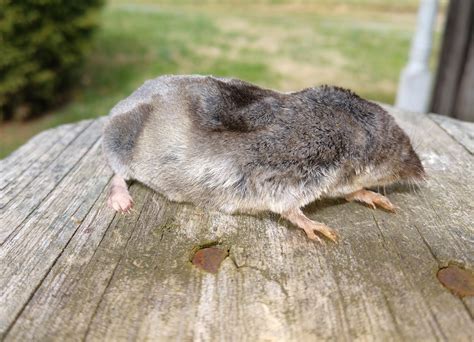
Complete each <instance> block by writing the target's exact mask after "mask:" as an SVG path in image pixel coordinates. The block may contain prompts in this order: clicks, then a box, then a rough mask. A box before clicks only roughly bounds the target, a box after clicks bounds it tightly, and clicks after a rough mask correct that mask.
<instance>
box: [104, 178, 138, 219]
mask: <svg viewBox="0 0 474 342" xmlns="http://www.w3.org/2000/svg"><path fill="white" fill-rule="evenodd" d="M107 205H108V206H109V207H111V208H112V209H114V210H115V211H118V212H119V213H127V214H128V213H130V210H131V209H132V207H133V199H132V196H130V193H129V192H128V189H127V183H125V180H124V179H123V178H122V177H120V176H118V175H115V176H114V178H113V179H112V184H111V187H110V194H109V198H108V200H107Z"/></svg>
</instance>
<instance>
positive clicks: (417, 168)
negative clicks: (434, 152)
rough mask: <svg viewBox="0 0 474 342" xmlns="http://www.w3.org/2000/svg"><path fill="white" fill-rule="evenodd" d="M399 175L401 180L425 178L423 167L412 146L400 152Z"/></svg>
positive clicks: (422, 179) (420, 179) (421, 179)
mask: <svg viewBox="0 0 474 342" xmlns="http://www.w3.org/2000/svg"><path fill="white" fill-rule="evenodd" d="M399 177H400V178H401V179H402V180H414V181H424V180H425V179H426V172H425V168H424V167H423V164H422V163H421V160H420V157H418V155H417V154H416V152H415V151H414V150H413V148H412V147H410V148H409V149H408V151H404V152H403V153H402V156H401V161H400V171H399Z"/></svg>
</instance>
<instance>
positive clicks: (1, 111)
mask: <svg viewBox="0 0 474 342" xmlns="http://www.w3.org/2000/svg"><path fill="white" fill-rule="evenodd" d="M102 2H103V0H78V1H71V0H0V121H1V120H8V119H22V118H27V117H30V116H33V115H35V114H38V113H40V112H42V111H44V110H45V109H47V108H48V106H51V105H54V104H57V103H59V102H61V101H62V100H64V98H65V97H66V94H67V91H68V90H69V89H70V86H71V85H72V84H74V83H75V78H76V77H77V76H78V73H79V66H80V64H81V61H82V59H83V56H84V54H85V52H86V51H87V47H88V46H89V45H90V38H91V34H92V32H93V30H94V28H95V27H96V24H97V21H98V14H99V13H98V9H99V7H100V5H101V4H102Z"/></svg>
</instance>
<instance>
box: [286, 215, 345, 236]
mask: <svg viewBox="0 0 474 342" xmlns="http://www.w3.org/2000/svg"><path fill="white" fill-rule="evenodd" d="M282 215H283V217H284V218H286V219H287V220H288V221H290V222H291V223H293V224H294V225H296V226H297V227H299V228H301V229H303V230H304V232H305V233H306V236H307V237H308V238H309V239H310V240H314V241H318V242H322V240H321V238H319V237H318V236H317V235H316V234H315V233H319V234H322V235H324V236H325V237H327V238H328V239H329V240H331V241H333V242H337V240H338V238H339V237H338V235H337V234H336V232H335V231H334V230H332V229H331V228H329V227H328V226H326V225H325V224H324V223H320V222H315V221H313V220H310V219H309V218H307V217H306V216H305V214H303V212H302V211H301V210H300V209H292V210H289V211H287V212H285V213H283V214H282Z"/></svg>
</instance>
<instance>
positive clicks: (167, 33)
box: [0, 0, 447, 158]
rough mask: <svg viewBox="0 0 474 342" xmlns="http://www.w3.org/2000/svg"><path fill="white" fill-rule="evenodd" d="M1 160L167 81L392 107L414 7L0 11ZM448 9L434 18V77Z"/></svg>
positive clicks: (43, 6) (11, 6) (327, 4)
mask: <svg viewBox="0 0 474 342" xmlns="http://www.w3.org/2000/svg"><path fill="white" fill-rule="evenodd" d="M0 6H2V9H3V10H2V11H1V12H2V14H0V34H1V36H0V51H2V52H1V54H0V108H1V110H2V112H1V115H0V158H3V157H5V156H6V155H8V154H9V153H10V152H11V151H13V150H14V149H16V148H17V147H18V146H20V145H21V144H23V143H24V142H26V141H27V140H28V139H29V138H30V137H31V136H33V135H34V134H36V133H38V132H40V131H42V130H44V129H46V128H50V127H54V126H56V125H59V124H63V123H68V122H74V121H78V120H82V119H88V118H94V117H98V116H102V115H106V114H107V113H108V111H109V110H110V109H111V108H112V107H113V106H114V105H115V104H116V103H117V102H118V101H119V100H121V99H123V98H124V97H126V96H128V95H129V94H130V93H131V92H132V91H133V90H135V89H136V88H137V87H138V86H140V85H141V84H142V83H143V82H144V81H145V80H147V79H150V78H154V77H157V76H159V75H162V74H191V73H199V74H213V75H217V76H232V77H238V78H241V79H244V80H247V81H250V82H254V83H256V84H258V85H261V86H263V87H269V88H273V89H278V90H283V91H289V90H297V89H301V88H304V87H310V86H315V85H319V84H325V83H327V84H333V85H338V86H342V87H347V88H351V89H352V90H354V91H355V92H356V93H358V94H359V95H361V96H363V97H366V98H369V99H372V100H376V101H380V102H385V103H389V104H392V103H393V102H394V100H395V97H396V92H397V86H398V81H399V76H400V72H401V70H402V68H403V67H404V65H405V64H406V63H407V59H408V55H409V49H410V42H411V39H412V37H413V34H414V31H415V28H416V18H417V10H418V6H419V1H418V0H398V1H392V0H333V1H330V0H314V1H309V0H307V1H304V0H299V1H291V0H266V1H265V0H260V1H259V0H252V1H250V0H248V1H247V0H233V1H211V0H201V1H184V0H173V1H172V0H161V1H157V0H156V1H153V0H139V1H125V0H108V1H101V0H87V1H77V2H74V1H61V0H42V1H38V0H36V1H33V0H31V1H27V0H24V1H9V0H0ZM446 8H447V0H446V1H441V2H440V6H439V10H438V16H437V18H436V25H435V34H434V45H433V53H432V55H431V56H432V58H431V60H430V66H431V68H432V69H434V68H435V67H436V63H437V58H438V55H439V49H440V45H441V37H442V31H443V25H444V21H445V16H446Z"/></svg>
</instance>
